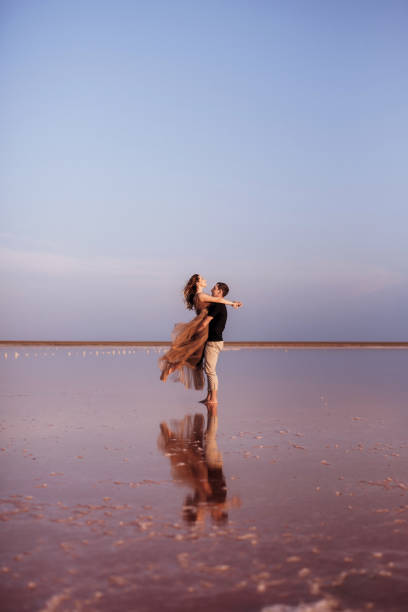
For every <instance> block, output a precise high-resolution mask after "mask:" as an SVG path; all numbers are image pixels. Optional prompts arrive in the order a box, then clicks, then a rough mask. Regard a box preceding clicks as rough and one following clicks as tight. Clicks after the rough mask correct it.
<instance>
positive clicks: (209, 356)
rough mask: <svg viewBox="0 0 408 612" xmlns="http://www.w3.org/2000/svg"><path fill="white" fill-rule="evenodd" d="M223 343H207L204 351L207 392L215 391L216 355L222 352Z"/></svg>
mask: <svg viewBox="0 0 408 612" xmlns="http://www.w3.org/2000/svg"><path fill="white" fill-rule="evenodd" d="M223 346H224V342H207V344H206V345H205V351H204V371H205V373H206V374H207V381H208V392H210V391H217V389H218V377H217V372H216V371H215V368H216V367H217V361H218V355H219V354H220V352H221V351H222V349H223Z"/></svg>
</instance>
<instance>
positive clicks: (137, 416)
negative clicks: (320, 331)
mask: <svg viewBox="0 0 408 612" xmlns="http://www.w3.org/2000/svg"><path fill="white" fill-rule="evenodd" d="M113 351H115V352H114V353H113ZM158 354H159V353H158V350H157V349H155V350H152V349H143V348H134V349H132V348H129V347H126V348H122V347H117V348H112V347H109V348H105V349H104V348H103V347H99V348H98V349H95V347H81V348H61V347H60V348H58V349H56V348H53V347H47V346H44V347H36V348H35V349H34V348H27V347H12V348H9V349H7V348H3V349H1V350H0V373H1V386H0V397H1V405H2V408H1V443H0V445H1V448H2V452H1V459H2V483H1V508H0V510H1V516H0V518H1V519H2V524H1V526H2V535H1V540H2V542H1V551H2V552H1V559H0V580H1V589H2V608H1V609H2V610H3V611H4V612H7V611H9V610H12V611H18V612H20V611H25V610H27V611H30V612H31V611H42V610H47V611H48V612H51V611H53V612H62V611H67V610H69V611H71V610H78V611H84V612H88V611H91V610H92V611H93V610H96V611H103V612H105V611H113V610H115V611H116V610H124V611H133V610H138V611H142V612H144V611H147V610H156V609H162V610H171V611H173V610H174V611H176V610H195V611H196V612H199V611H201V610H207V609H208V608H211V609H213V610H227V611H229V610H231V611H232V610H234V611H252V610H253V611H258V610H259V611H261V610H268V609H269V610H273V611H274V612H275V611H276V612H278V611H279V612H280V611H285V612H287V611H289V610H290V611H292V610H299V611H300V610H304V609H306V608H305V607H304V606H303V604H306V603H308V604H309V605H310V606H311V608H310V609H311V610H320V611H323V610H334V609H339V610H345V609H350V610H366V609H371V610H377V611H385V610H387V611H388V610H389V611H393V610H395V611H397V610H398V611H405V610H407V609H408V552H407V551H408V461H407V460H408V444H407V439H406V432H407V425H408V422H407V421H408V416H407V404H408V402H407V400H408V383H407V375H406V373H407V370H408V368H407V366H408V351H406V350H289V351H287V350H286V351H285V350H282V349H280V350H272V349H269V350H266V349H264V350H258V349H253V350H251V349H241V350H228V351H225V352H224V353H223V354H222V356H221V358H220V362H219V373H220V379H221V385H222V386H221V392H220V404H219V416H218V422H217V421H216V420H211V421H210V422H209V423H207V414H206V411H205V409H204V408H203V407H202V405H200V404H198V403H197V400H198V399H200V398H201V395H200V394H199V393H197V392H194V391H186V390H185V389H184V388H183V387H182V386H181V385H180V384H172V383H171V382H167V383H166V384H163V383H161V382H160V381H159V378H158V374H159V372H158V368H157V358H158ZM6 355H7V358H6ZM196 414H198V415H203V416H199V417H195V422H196V429H198V430H199V429H200V427H204V430H205V428H206V427H207V425H209V429H208V431H207V434H206V435H205V432H204V430H203V431H201V432H200V431H198V434H197V435H196V436H195V438H194V439H195V440H196V441H197V442H196V443H194V439H193V437H192V434H191V431H188V424H189V423H190V424H192V423H193V422H194V415H196ZM203 420H205V422H204V423H203ZM161 423H165V424H166V425H167V426H168V427H169V428H170V429H171V431H172V432H173V435H171V434H170V441H169V442H168V443H167V445H166V442H165V440H164V438H163V436H161V434H160V431H161V430H160V424H161ZM183 427H184V437H183V436H182V435H181V432H182V428H183ZM217 427H218V431H217ZM163 430H164V431H166V426H163ZM177 432H178V433H177ZM196 433H197V432H196ZM175 434H177V435H175ZM223 484H225V489H224V488H223ZM200 496H201V497H200ZM199 498H200V499H201V502H200V501H199ZM203 500H207V501H203ZM188 517H190V519H192V518H194V519H195V520H187V518H188Z"/></svg>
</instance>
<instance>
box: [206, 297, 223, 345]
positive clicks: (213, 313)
mask: <svg viewBox="0 0 408 612" xmlns="http://www.w3.org/2000/svg"><path fill="white" fill-rule="evenodd" d="M207 310H208V316H209V317H213V318H212V319H211V321H210V324H209V326H208V341H209V342H222V332H223V331H224V327H225V324H226V322H227V308H226V306H225V304H218V303H217V302H211V303H210V304H209V306H208V308H207Z"/></svg>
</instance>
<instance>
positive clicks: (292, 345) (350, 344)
mask: <svg viewBox="0 0 408 612" xmlns="http://www.w3.org/2000/svg"><path fill="white" fill-rule="evenodd" d="M9 346H11V347H12V346H61V347H63V346H127V347H131V346H134V347H159V346H170V342H168V341H163V342H160V341H149V340H147V341H144V342H143V341H132V340H129V341H117V342H115V341H113V340H87V341H85V340H83V341H82V340H81V341H79V340H78V341H77V340H0V347H9ZM225 347H230V348H285V349H301V348H305V349H309V348H310V349H312V348H314V349H317V348H321V349H330V348H333V349H335V348H348V349H365V348H367V349H376V348H378V349H408V342H359V341H342V342H320V341H310V342H297V341H282V342H279V341H266V342H261V341H256V340H255V341H241V342H240V341H234V342H225Z"/></svg>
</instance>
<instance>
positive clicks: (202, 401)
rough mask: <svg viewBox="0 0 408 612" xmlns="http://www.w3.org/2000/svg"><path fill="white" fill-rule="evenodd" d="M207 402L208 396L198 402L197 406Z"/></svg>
mask: <svg viewBox="0 0 408 612" xmlns="http://www.w3.org/2000/svg"><path fill="white" fill-rule="evenodd" d="M207 402H208V396H207V397H205V398H204V399H202V400H199V401H198V403H199V404H206V403H207Z"/></svg>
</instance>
